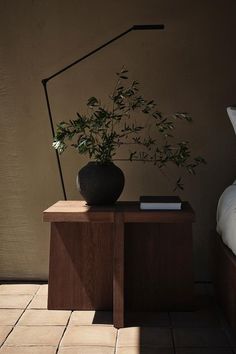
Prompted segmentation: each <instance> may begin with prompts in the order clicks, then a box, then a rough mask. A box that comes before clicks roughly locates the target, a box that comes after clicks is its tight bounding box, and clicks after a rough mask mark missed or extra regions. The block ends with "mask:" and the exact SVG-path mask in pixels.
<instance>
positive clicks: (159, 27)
mask: <svg viewBox="0 0 236 354" xmlns="http://www.w3.org/2000/svg"><path fill="white" fill-rule="evenodd" d="M163 29H164V25H162V24H160V25H158V24H157V25H134V26H132V27H130V28H129V29H128V30H126V31H124V32H122V33H121V34H119V35H117V36H116V37H114V38H112V39H111V40H109V41H108V42H105V43H104V44H102V45H101V46H99V47H98V48H96V49H94V50H92V51H91V52H89V53H87V54H86V55H84V56H82V57H81V58H79V59H77V60H75V61H73V62H72V63H71V64H69V65H66V66H65V67H64V68H62V69H60V70H58V71H57V72H55V73H54V74H52V75H50V76H49V77H47V78H45V79H43V80H42V84H43V87H44V93H45V98H46V104H47V110H48V117H49V121H50V126H51V132H52V136H53V138H54V137H55V130H54V124H53V118H52V111H51V106H50V101H49V96H48V90H47V83H48V82H49V81H50V80H52V79H53V78H55V77H56V76H59V75H60V74H62V73H64V72H65V71H67V70H68V69H70V68H72V67H73V66H75V65H76V64H78V63H80V62H81V61H83V60H85V59H87V58H88V57H90V56H91V55H93V54H95V53H97V52H98V51H100V50H101V49H103V48H105V47H107V46H108V45H109V44H111V43H113V42H115V41H116V40H118V39H120V38H121V37H123V36H125V35H126V34H128V33H129V32H131V31H144V30H163ZM56 158H57V165H58V170H59V175H60V180H61V186H62V191H63V195H64V199H65V200H67V196H66V190H65V184H64V178H63V174H62V169H61V162H60V158H59V154H58V151H57V150H56Z"/></svg>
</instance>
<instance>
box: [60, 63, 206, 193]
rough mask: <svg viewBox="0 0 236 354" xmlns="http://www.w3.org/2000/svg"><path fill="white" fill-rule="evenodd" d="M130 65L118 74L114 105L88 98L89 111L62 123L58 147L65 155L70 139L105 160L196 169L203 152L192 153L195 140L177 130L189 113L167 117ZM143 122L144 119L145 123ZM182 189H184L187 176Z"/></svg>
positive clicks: (179, 185)
mask: <svg viewBox="0 0 236 354" xmlns="http://www.w3.org/2000/svg"><path fill="white" fill-rule="evenodd" d="M127 74H128V70H127V69H126V68H124V67H123V68H122V69H121V71H120V72H119V73H117V74H116V75H117V81H116V84H115V87H114V90H113V92H112V94H111V95H109V100H110V102H111V104H110V106H107V105H104V104H102V102H101V101H100V100H99V99H98V98H96V97H90V98H89V99H88V101H87V113H86V114H82V113H79V112H77V117H76V119H73V120H69V121H68V122H60V123H59V124H58V125H57V130H56V135H55V138H54V142H53V147H54V148H55V149H57V150H58V152H59V153H60V154H61V153H63V152H64V151H65V149H66V148H67V146H68V142H70V145H71V146H73V147H74V148H75V149H76V150H77V151H78V152H79V153H80V154H88V156H89V158H90V159H93V160H95V161H97V162H98V163H101V164H105V163H107V162H111V161H117V160H119V161H143V162H149V163H153V164H154V165H156V166H157V167H158V168H159V169H161V170H162V169H163V168H165V167H167V166H168V165H170V164H173V165H175V166H177V167H179V168H181V169H184V170H186V171H187V172H188V173H190V174H193V175H194V174H195V173H196V168H197V167H198V166H199V165H200V164H202V163H205V160H204V158H203V157H201V156H197V157H192V156H191V150H190V142H189V141H186V140H184V141H183V140H181V141H177V142H176V137H175V136H174V131H175V128H176V126H177V123H178V122H179V121H186V122H187V123H191V122H192V117H191V116H190V115H189V114H188V113H186V112H177V113H174V114H172V115H168V116H165V115H163V113H161V112H160V111H159V110H158V109H157V104H156V103H155V102H154V100H146V99H144V97H143V96H142V95H141V94H140V88H139V86H140V85H139V83H138V82H137V81H132V82H130V81H129V80H128V76H127ZM140 122H141V123H140ZM122 146H125V147H127V149H126V150H128V157H127V158H115V155H116V153H117V150H118V149H119V148H121V147H122ZM176 188H180V189H183V183H182V179H181V177H179V178H178V180H177V182H176Z"/></svg>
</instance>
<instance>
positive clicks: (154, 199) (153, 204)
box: [140, 195, 181, 210]
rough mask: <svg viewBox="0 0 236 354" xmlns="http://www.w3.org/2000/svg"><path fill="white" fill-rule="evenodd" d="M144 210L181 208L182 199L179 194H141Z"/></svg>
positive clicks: (141, 205) (141, 207)
mask: <svg viewBox="0 0 236 354" xmlns="http://www.w3.org/2000/svg"><path fill="white" fill-rule="evenodd" d="M140 209H142V210H180V209H181V199H180V198H179V197H177V196H169V195H168V196H141V197H140Z"/></svg>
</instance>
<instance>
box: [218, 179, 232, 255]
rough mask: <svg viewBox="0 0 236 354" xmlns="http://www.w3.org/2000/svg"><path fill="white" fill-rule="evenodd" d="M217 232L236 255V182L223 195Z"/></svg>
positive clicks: (219, 207) (219, 203)
mask: <svg viewBox="0 0 236 354" xmlns="http://www.w3.org/2000/svg"><path fill="white" fill-rule="evenodd" d="M216 219H217V232H218V233H219V234H220V235H221V237H222V240H223V242H224V243H225V244H226V245H227V246H228V247H229V248H230V249H231V250H232V252H233V253H234V254H235V255H236V181H234V183H233V184H232V185H231V186H229V187H227V188H226V189H225V191H224V192H223V194H222V195H221V197H220V199H219V202H218V207H217V216H216Z"/></svg>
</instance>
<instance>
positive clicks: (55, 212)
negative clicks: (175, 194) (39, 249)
mask: <svg viewBox="0 0 236 354" xmlns="http://www.w3.org/2000/svg"><path fill="white" fill-rule="evenodd" d="M115 213H122V214H123V218H124V222H130V223H131V222H135V223H136V222H153V223H155V222H157V223H181V222H193V221H195V214H194V211H193V209H192V208H191V206H190V204H189V203H188V202H183V203H182V209H181V210H140V203H139V201H134V202H133V201H127V202H126V201H123V202H117V203H116V204H114V205H112V206H88V205H86V202H85V201H78V200H63V201H58V202H57V203H55V204H53V205H52V206H51V207H49V208H48V209H46V210H45V211H44V212H43V221H48V222H111V223H113V222H114V219H115V217H114V214H115Z"/></svg>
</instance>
